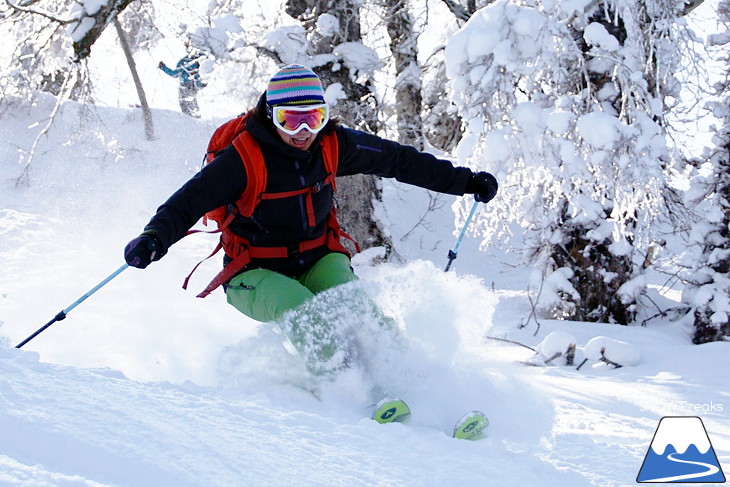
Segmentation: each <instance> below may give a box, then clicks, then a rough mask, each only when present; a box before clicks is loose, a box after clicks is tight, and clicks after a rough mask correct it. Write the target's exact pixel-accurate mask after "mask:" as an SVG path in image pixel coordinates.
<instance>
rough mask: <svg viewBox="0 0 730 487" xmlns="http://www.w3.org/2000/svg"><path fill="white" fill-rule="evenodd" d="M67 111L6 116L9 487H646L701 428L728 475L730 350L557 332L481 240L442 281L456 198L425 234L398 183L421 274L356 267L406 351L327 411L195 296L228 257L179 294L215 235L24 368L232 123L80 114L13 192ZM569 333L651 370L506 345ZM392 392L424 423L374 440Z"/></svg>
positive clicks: (664, 321)
mask: <svg viewBox="0 0 730 487" xmlns="http://www.w3.org/2000/svg"><path fill="white" fill-rule="evenodd" d="M51 108H52V101H51V100H44V99H41V102H40V103H37V104H35V105H33V106H28V105H26V104H24V103H18V105H17V107H16V109H14V110H12V111H9V112H6V113H4V114H3V117H2V118H0V131H1V133H3V134H5V136H4V137H2V139H0V154H1V155H2V159H1V160H0V161H1V162H0V184H2V191H0V203H1V204H0V262H2V272H1V273H0V485H2V486H32V487H39V486H63V487H66V486H73V487H78V486H94V487H98V486H130V487H131V486H134V487H141V486H156V487H159V486H175V487H179V486H206V487H211V486H234V485H235V486H239V485H247V486H270V485H280V486H283V485H286V486H361V485H362V486H386V485H387V486H450V485H460V486H484V485H492V486H517V485H519V486H532V485H540V486H563V487H578V486H601V487H605V486H623V485H633V484H634V479H635V478H636V475H637V473H638V471H639V469H640V467H641V464H642V461H643V458H644V456H645V454H646V452H647V449H648V448H649V445H650V443H651V440H652V437H653V434H654V431H655V429H656V427H657V425H658V423H659V420H660V418H661V417H663V416H700V417H702V419H703V422H704V424H705V426H706V428H707V431H708V433H709V437H710V439H711V441H712V444H713V446H714V448H715V451H716V453H717V455H718V458H719V460H720V463H721V465H723V466H724V467H725V468H726V472H727V467H726V466H727V465H730V423H729V422H728V408H730V388H728V381H727V376H726V374H724V373H723V370H724V369H725V368H726V367H727V363H728V362H727V357H728V352H730V349H729V347H730V344H728V343H711V344H706V345H702V346H695V345H692V344H691V343H690V339H689V336H690V330H689V329H688V328H687V326H686V324H684V323H683V322H681V321H672V320H670V319H669V318H659V319H653V320H651V321H649V322H648V324H647V326H628V327H625V326H618V325H602V324H590V323H578V322H566V321H550V320H540V321H539V327H538V326H537V324H536V323H535V321H534V319H528V317H529V316H530V312H531V306H530V300H529V299H528V296H527V293H526V288H527V284H528V282H529V274H530V271H531V270H530V269H527V268H524V267H523V266H521V265H520V264H519V262H518V261H517V258H516V257H515V255H514V254H511V253H504V252H500V251H498V250H496V249H490V253H484V252H480V251H479V250H478V247H479V241H478V238H476V237H467V238H466V239H465V240H464V242H463V244H462V246H461V247H460V252H459V256H458V259H457V260H456V261H455V262H454V265H453V267H452V270H451V271H450V272H449V273H444V272H443V267H444V265H445V264H446V255H447V252H448V250H449V248H451V247H452V246H453V244H454V240H455V235H456V231H457V230H458V229H454V228H453V221H454V214H453V213H452V210H451V206H452V204H453V203H454V202H455V201H457V200H458V198H454V197H451V196H439V197H438V198H440V200H439V201H441V203H442V204H441V205H440V207H439V208H438V209H436V210H434V211H431V212H426V211H425V208H426V207H427V205H428V204H429V195H428V194H427V193H426V192H425V191H423V190H420V189H417V188H411V187H408V186H405V185H400V184H395V183H392V182H386V183H384V205H383V209H382V213H383V217H384V218H385V219H386V221H387V222H388V225H389V226H388V230H389V232H390V233H391V235H392V237H393V239H394V241H395V242H396V245H397V246H398V247H397V250H398V252H399V254H400V255H401V256H402V257H403V258H404V262H403V263H390V264H383V265H379V266H375V267H372V266H370V265H369V263H368V259H366V258H358V259H356V260H355V268H356V272H357V273H358V274H359V275H360V276H361V278H362V285H363V289H365V290H366V291H367V292H368V293H369V294H370V296H371V297H372V299H373V300H374V301H375V302H376V303H377V304H378V305H379V306H380V307H381V308H382V309H383V310H384V312H385V313H386V314H388V315H390V316H392V317H393V318H394V319H395V322H396V324H397V328H398V331H399V333H400V336H401V337H402V343H401V346H398V347H395V346H392V347H391V346H387V344H386V345H385V346H383V344H382V342H379V343H380V346H378V347H373V349H372V350H365V351H364V352H365V353H370V354H372V356H374V357H376V358H377V359H378V360H377V362H376V363H375V364H374V365H373V364H370V366H369V367H364V366H361V365H359V364H355V365H354V366H353V367H352V368H351V369H348V370H347V371H345V372H343V373H342V374H341V375H339V376H338V377H337V378H336V379H335V380H333V381H332V382H328V383H324V384H321V385H320V388H319V391H320V393H319V398H316V397H314V396H313V395H312V394H311V393H309V392H308V391H305V390H304V389H302V388H301V387H298V386H297V384H298V381H299V380H300V379H301V377H302V373H303V372H302V370H301V366H300V365H299V364H297V363H296V361H292V360H291V356H290V355H289V354H288V352H287V351H286V349H285V348H284V347H283V346H282V337H281V335H279V334H277V330H276V329H275V328H274V327H273V326H272V325H270V324H261V323H257V322H254V321H252V320H250V319H248V318H246V317H245V316H243V315H241V314H239V313H238V312H237V311H236V310H235V309H233V308H232V307H230V306H228V305H227V304H226V302H225V297H224V295H223V293H222V292H220V291H218V292H216V293H214V294H213V295H212V296H210V297H208V298H206V299H204V300H201V299H196V298H195V297H194V296H195V294H196V293H197V291H198V290H200V289H202V287H204V286H205V284H206V283H207V281H208V280H209V279H210V278H211V277H212V276H213V275H214V274H215V272H217V269H218V266H219V264H220V262H219V258H215V259H211V260H210V261H207V262H206V263H205V264H204V265H203V266H201V269H199V270H198V272H197V273H196V275H195V276H194V277H193V279H192V282H191V286H190V287H191V290H190V291H183V290H182V289H180V284H181V282H182V280H183V278H184V277H185V276H186V275H187V273H188V272H189V270H190V269H191V268H192V267H193V265H194V264H195V263H196V262H197V261H198V260H200V259H202V258H203V257H205V256H206V255H207V254H208V253H209V252H210V249H211V248H212V247H213V245H214V242H215V239H216V237H215V236H210V235H203V234H198V235H194V236H190V237H187V238H185V239H184V240H183V241H181V242H179V243H178V244H176V245H175V246H174V247H173V248H172V249H171V250H170V252H169V253H168V255H166V256H165V257H164V258H163V259H162V260H161V261H159V262H156V263H154V264H152V265H151V266H150V267H149V268H148V269H146V270H138V269H128V270H126V271H124V272H123V273H121V274H120V275H119V276H118V277H116V278H115V279H114V280H112V281H111V282H110V283H109V284H107V285H106V286H105V287H103V288H102V289H101V290H100V291H98V292H97V293H96V294H94V295H93V296H91V297H90V298H89V299H88V300H86V301H84V302H83V303H82V304H80V305H79V306H78V307H77V308H75V309H74V310H73V311H71V312H70V313H69V314H68V317H67V318H66V319H65V320H63V321H60V322H57V323H55V324H54V325H52V326H51V327H50V328H48V329H47V330H46V331H45V332H43V333H42V334H40V335H39V336H38V337H36V338H35V339H34V340H32V341H31V342H30V343H28V344H27V345H25V346H24V347H23V348H22V349H21V350H18V349H15V348H14V346H15V345H16V344H18V343H19V342H20V341H21V340H23V339H24V338H26V337H27V336H29V335H30V334H31V333H32V332H33V331H35V330H36V329H38V328H39V327H40V326H42V325H43V324H44V323H46V322H47V321H49V320H50V319H52V318H53V317H54V316H55V315H56V313H58V312H59V311H60V310H62V309H64V308H65V307H67V306H68V305H70V304H71V303H72V302H74V301H75V300H76V299H77V298H79V297H81V296H82V295H83V294H84V293H85V292H87V291H88V290H89V289H91V288H92V287H93V286H94V285H96V284H97V283H98V282H100V281H101V280H102V279H103V278H104V277H106V276H107V275H109V274H110V273H111V272H112V271H114V270H115V269H117V268H118V267H119V266H120V265H121V264H122V263H123V257H122V249H123V247H124V245H125V244H126V243H127V241H129V240H130V239H131V238H133V237H134V236H136V235H137V234H138V233H139V232H140V231H141V230H142V228H143V226H144V224H145V223H146V222H147V221H148V219H149V218H150V216H151V215H152V214H153V213H154V210H155V208H156V207H157V206H158V205H159V204H161V203H162V202H163V201H164V200H165V199H166V198H167V197H168V196H169V195H170V194H171V193H172V192H173V191H174V190H176V189H177V188H178V187H179V186H180V185H181V184H182V183H183V182H184V181H185V180H187V179H188V178H189V177H190V176H191V175H192V174H193V173H194V172H195V170H196V168H197V166H198V164H199V162H200V160H201V158H202V154H203V150H204V147H205V146H206V143H207V139H208V137H209V135H210V133H212V130H213V129H214V128H215V126H216V125H217V124H218V123H220V122H221V121H222V120H209V119H203V120H193V119H190V118H188V117H185V116H183V115H180V114H179V113H176V112H172V111H166V110H155V111H154V120H155V128H156V134H157V139H156V140H155V141H153V142H148V141H145V140H144V137H143V126H142V118H141V113H140V112H139V109H118V108H96V109H94V108H93V107H83V108H85V110H82V109H81V108H82V107H79V106H78V105H76V104H74V103H66V104H65V105H64V106H63V107H62V109H61V111H60V113H59V118H58V119H57V120H56V121H55V122H54V123H53V125H52V127H51V128H50V130H49V132H48V134H47V135H44V136H43V137H41V139H40V140H39V143H38V147H37V148H36V152H35V159H34V161H33V162H32V165H31V168H30V172H29V186H20V187H16V185H15V178H17V177H18V175H19V174H20V173H21V170H22V168H23V163H24V162H25V161H27V151H28V150H29V148H30V147H31V146H32V145H33V140H34V137H35V135H36V134H38V133H39V131H40V130H41V129H42V128H43V127H44V126H45V123H46V117H47V114H48V113H50V112H51ZM236 108H237V109H240V108H241V107H236ZM89 109H91V111H88V110H89ZM231 115H235V113H232V114H231ZM79 126H82V127H85V129H84V130H81V131H79V130H78V127H79ZM19 151H20V152H19ZM23 151H26V152H23ZM19 161H20V163H19ZM432 196H433V195H432ZM437 206H438V205H437ZM421 217H424V219H423V221H422V222H421V223H420V224H419V225H417V222H419V220H420V219H421ZM662 279H665V278H662V277H657V282H663V281H662ZM664 294H667V296H664V297H663V296H661V295H659V293H657V295H656V296H654V299H655V300H656V301H657V302H658V303H666V301H668V300H669V297H671V296H672V293H664ZM675 294H677V293H675ZM553 331H561V332H563V333H569V334H570V335H571V336H572V337H575V341H576V342H577V343H578V345H579V347H580V346H583V345H585V344H586V343H588V342H589V340H590V339H591V338H593V337H596V336H602V337H606V338H607V339H611V340H617V341H621V342H625V343H629V344H631V347H632V348H633V349H635V350H636V351H637V352H638V354H640V357H641V360H638V361H637V362H636V363H635V364H633V366H631V367H622V368H618V369H615V368H613V367H611V366H609V365H608V364H605V363H603V362H598V361H591V362H589V363H588V364H586V365H585V366H583V367H582V368H581V369H580V370H577V369H576V367H575V366H566V365H559V364H556V365H553V366H548V367H531V366H527V365H525V364H524V362H525V361H526V360H528V359H529V358H530V356H531V355H532V352H530V351H529V350H527V349H526V348H523V347H519V346H515V345H512V344H509V343H506V342H504V341H495V340H491V339H489V338H488V337H498V338H506V339H510V340H515V341H519V342H521V343H524V344H526V345H529V346H532V347H535V346H536V345H537V344H539V343H540V342H542V341H543V340H544V339H545V337H546V336H548V334H549V333H551V332H553ZM378 389H379V390H381V391H384V392H387V393H390V394H395V395H398V396H400V397H402V398H403V399H405V400H406V401H407V402H408V403H409V405H410V406H411V409H412V412H413V415H412V418H411V421H410V423H409V424H390V425H380V424H377V423H375V422H374V421H372V420H370V419H369V408H370V406H371V405H372V404H373V403H374V402H376V401H377V400H378V399H380V397H376V395H375V394H373V393H371V391H373V390H378ZM474 409H478V410H482V411H484V412H485V413H486V414H487V416H488V417H489V419H490V423H491V424H490V426H489V428H488V430H487V435H488V437H487V438H486V439H484V440H481V441H477V442H470V441H464V440H455V439H452V438H451V430H452V427H453V423H454V421H455V420H456V419H458V418H459V417H460V416H462V415H463V414H464V413H466V412H468V411H470V410H474ZM726 475H727V474H726Z"/></svg>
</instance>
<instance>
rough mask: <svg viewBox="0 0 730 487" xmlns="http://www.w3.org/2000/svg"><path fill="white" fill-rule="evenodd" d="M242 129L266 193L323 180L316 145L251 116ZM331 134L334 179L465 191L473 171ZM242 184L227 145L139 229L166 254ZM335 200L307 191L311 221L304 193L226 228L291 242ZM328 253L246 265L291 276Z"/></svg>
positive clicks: (373, 140) (351, 134)
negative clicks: (256, 155)
mask: <svg viewBox="0 0 730 487" xmlns="http://www.w3.org/2000/svg"><path fill="white" fill-rule="evenodd" d="M246 130H247V131H248V132H250V133H251V135H253V136H254V138H256V140H257V141H258V143H259V145H260V147H261V151H262V153H263V156H264V163H265V164H266V170H267V174H268V176H267V184H266V189H265V191H266V192H267V193H268V192H285V191H293V190H297V189H302V188H307V187H311V186H314V185H315V184H317V183H318V182H321V181H323V180H324V179H325V177H326V171H325V168H324V162H323V160H322V154H321V146H320V145H319V144H318V143H316V142H315V144H313V145H312V148H311V149H310V150H307V151H303V150H299V149H297V148H294V147H291V146H289V145H287V144H285V143H284V142H283V141H282V140H281V139H280V138H279V136H278V135H277V134H276V133H275V132H272V131H270V129H269V128H267V127H266V126H264V125H262V124H260V123H259V122H257V121H256V120H255V119H254V118H253V117H249V118H248V121H247V125H246ZM325 130H326V129H325ZM335 133H336V135H337V139H338V142H339V163H338V167H337V176H338V177H340V176H349V175H353V174H374V175H377V176H381V177H385V178H395V179H397V180H398V181H401V182H403V183H408V184H412V185H415V186H420V187H422V188H426V189H430V190H432V191H436V192H440V193H447V194H453V195H463V194H464V193H465V189H466V185H467V182H468V181H469V179H470V178H471V176H472V172H471V170H470V169H468V168H464V167H454V166H453V165H452V164H451V163H450V162H448V161H445V160H440V159H437V158H436V157H434V156H433V155H431V154H426V153H422V152H419V151H418V150H416V149H415V148H413V147H410V146H405V145H401V144H398V143H396V142H393V141H389V140H385V139H382V138H380V137H377V136H374V135H369V134H366V133H364V132H360V131H357V130H352V129H348V128H345V127H341V126H337V127H336V128H335ZM245 188H246V172H245V169H244V165H243V162H242V161H241V158H240V156H239V154H238V152H237V151H236V149H235V148H233V146H229V147H227V148H226V149H224V150H222V151H221V152H220V153H219V154H218V155H217V156H216V157H215V159H214V160H213V161H211V163H210V164H207V165H206V166H204V167H203V168H202V169H201V170H200V172H198V173H197V174H196V175H195V176H193V177H192V178H191V179H190V180H189V181H188V182H186V183H185V184H184V185H183V186H182V187H181V188H180V189H179V190H178V191H176V192H175V193H174V194H173V195H172V196H171V197H170V198H169V199H168V200H167V201H166V202H165V203H164V204H163V205H162V206H160V207H159V208H158V210H157V213H156V214H155V215H154V216H153V217H152V219H151V220H150V222H149V224H148V225H147V226H146V227H145V231H144V233H145V234H153V235H155V236H157V238H158V239H159V240H160V243H161V244H162V246H163V252H166V251H167V249H168V248H169V247H170V246H171V245H172V244H174V243H175V242H177V241H178V240H179V239H181V238H182V237H183V236H185V233H186V232H187V231H188V230H189V229H190V228H191V227H192V226H193V225H195V223H196V222H197V221H198V220H199V219H200V218H201V217H202V216H203V215H204V214H205V213H207V212H208V211H211V210H213V209H215V208H218V207H221V206H225V205H229V204H233V203H234V202H235V201H237V200H238V199H239V198H240V196H241V194H242V193H243V191H244V189H245ZM333 201H334V195H333V191H332V187H331V185H327V186H326V187H324V188H323V190H321V191H318V192H317V193H315V194H314V195H313V206H314V214H315V222H316V223H315V225H313V226H312V225H310V223H311V222H310V223H308V217H307V211H306V208H305V205H304V196H295V197H290V198H284V199H274V200H263V201H262V202H261V203H259V205H258V206H257V207H256V208H255V210H254V213H253V215H252V217H251V218H243V217H241V216H239V217H237V219H236V220H235V221H234V222H233V224H232V225H231V226H230V229H231V230H233V231H234V232H235V233H237V234H239V235H241V236H243V237H245V238H247V239H248V240H249V241H250V242H251V244H252V245H256V246H290V245H292V244H296V243H298V242H301V241H305V240H311V239H314V238H317V237H319V236H321V235H322V234H323V232H324V231H325V228H326V226H325V221H326V218H327V215H328V214H329V212H330V209H331V208H332V205H333ZM310 219H311V217H310ZM328 252H329V250H328V249H327V248H326V247H325V246H323V247H321V248H318V249H314V250H310V251H308V252H305V253H303V254H301V255H296V256H292V257H290V258H287V259H265V260H260V261H252V262H251V263H250V264H249V265H248V266H247V267H246V269H252V268H266V269H271V270H273V271H276V272H281V273H283V274H285V275H289V276H292V277H296V276H298V275H301V274H302V273H303V272H305V271H306V270H307V269H309V268H310V267H311V266H312V265H313V264H314V263H315V262H316V261H317V260H318V259H319V258H320V257H322V256H323V255H325V254H326V253H328ZM225 263H227V261H226V262H225Z"/></svg>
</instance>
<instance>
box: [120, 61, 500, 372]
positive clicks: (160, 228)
mask: <svg viewBox="0 0 730 487" xmlns="http://www.w3.org/2000/svg"><path fill="white" fill-rule="evenodd" d="M329 115H330V114H329V106H328V104H327V103H326V101H325V98H324V91H323V88H322V84H321V81H320V79H319V78H318V77H317V75H316V74H315V73H314V72H313V71H312V70H311V69H309V68H306V67H304V66H301V65H288V66H285V67H283V68H281V69H280V70H279V71H277V72H276V73H275V74H274V75H273V76H272V77H271V79H270V81H269V83H268V86H267V88H266V91H265V92H264V93H263V94H262V95H261V97H260V98H259V101H258V103H257V105H256V106H255V107H254V108H253V109H252V110H251V111H249V112H248V114H247V116H246V118H245V132H243V134H247V136H248V138H247V139H244V140H247V142H245V144H244V146H245V147H243V148H242V147H241V143H240V142H239V143H235V142H234V143H233V144H231V145H229V146H227V147H226V148H225V149H223V150H220V151H218V152H217V153H216V154H215V156H214V158H212V161H211V162H210V163H209V164H207V165H205V166H204V167H203V168H202V169H201V170H200V171H199V172H198V173H197V174H196V175H195V176H193V177H192V178H191V179H190V180H189V181H188V182H186V183H185V184H184V185H183V186H182V187H181V188H180V189H179V190H178V191H177V192H175V193H174V194H173V195H172V196H170V198H169V199H168V200H167V201H166V202H165V203H164V204H162V206H160V207H159V208H158V210H157V213H156V214H155V215H154V216H153V217H152V219H151V220H150V222H149V223H148V224H147V225H146V226H145V228H144V231H143V232H142V233H141V234H140V235H139V236H138V237H136V238H134V239H133V240H132V241H130V242H129V243H128V244H127V246H126V247H125V250H124V257H125V260H126V261H127V263H128V264H129V265H130V266H133V267H137V268H140V269H144V268H145V267H147V266H148V265H149V264H150V263H151V262H153V261H157V260H159V259H160V258H162V257H163V256H164V255H165V254H166V253H167V251H168V249H169V248H170V246H171V245H172V244H174V243H175V242H177V241H178V240H179V239H181V238H182V237H183V236H185V235H186V232H187V231H188V230H189V229H190V228H191V227H192V226H193V225H194V224H195V223H196V222H197V221H198V220H199V219H200V218H201V217H202V216H203V215H205V214H206V213H207V212H211V210H215V209H220V208H229V209H234V212H233V213H232V215H231V218H232V221H231V222H230V225H228V226H227V227H226V228H225V229H224V230H223V237H222V238H221V241H222V243H223V248H224V250H225V252H226V255H225V257H224V269H223V271H222V273H221V274H219V276H221V278H220V280H221V282H222V284H223V286H224V289H225V293H226V296H227V300H228V302H229V303H230V304H231V305H233V306H234V307H235V308H236V309H238V310H239V311H240V312H242V313H243V314H245V315H247V316H249V317H251V318H253V319H255V320H258V321H262V322H271V321H275V320H277V319H279V318H280V317H282V315H283V314H284V313H285V312H287V311H289V310H294V309H297V308H300V307H304V305H305V304H306V303H307V302H308V301H309V300H310V299H311V298H312V297H313V296H314V295H315V294H318V293H321V292H322V291H325V290H327V289H331V288H334V287H336V286H339V285H342V284H345V283H348V282H351V281H354V280H356V279H357V276H356V275H355V274H354V272H353V270H352V268H351V267H350V258H349V257H350V256H349V254H348V253H347V250H346V249H345V248H344V246H342V245H341V244H340V242H339V235H340V234H341V232H340V231H339V225H337V222H336V217H335V216H334V213H333V211H332V209H333V205H334V177H333V176H334V174H333V175H328V169H329V170H330V171H332V168H333V167H336V170H335V172H336V176H337V177H340V176H348V175H353V174H375V175H378V176H381V177H386V178H396V179H397V180H399V181H401V182H404V183H408V184H412V185H415V186H420V187H422V188H426V189H429V190H432V191H437V192H441V193H447V194H453V195H463V194H474V195H475V198H476V200H477V201H481V202H485V203H486V202H488V201H490V200H491V199H492V198H494V196H495V195H496V193H497V188H498V186H497V181H496V179H495V178H494V176H492V175H491V174H489V173H487V172H477V173H473V172H472V171H471V170H470V169H468V168H465V167H454V166H453V165H452V164H451V163H450V162H447V161H445V160H440V159H437V158H436V157H434V156H433V155H431V154H427V153H424V152H419V151H418V150H416V149H415V148H413V147H410V146H405V145H401V144H399V143H396V142H393V141H390V140H385V139H382V138H380V137H377V136H375V135H370V134H367V133H364V132H360V131H357V130H353V129H350V128H346V127H343V126H342V125H340V124H339V123H338V122H337V120H335V119H331V118H330V116H329ZM236 140H238V138H237V139H236ZM333 150H334V152H333ZM242 151H243V153H244V155H245V157H244V158H242V156H241V152H242ZM256 151H259V152H258V154H260V155H261V156H262V158H263V162H262V163H261V167H260V168H258V169H256V168H255V167H254V166H252V164H253V163H252V162H250V161H249V160H248V159H251V160H253V159H256V157H255V156H252V155H251V154H255V153H256ZM334 153H336V156H333V155H332V154H334ZM333 158H334V159H335V160H334V161H332V159H333ZM244 159H246V160H244ZM333 164H334V166H333ZM260 171H264V172H265V177H263V181H265V191H266V194H265V195H264V197H258V198H254V200H253V201H252V200H251V198H252V197H251V194H250V190H251V189H252V188H251V186H254V185H255V183H256V184H258V183H259V182H261V181H262V177H261V175H259V176H256V173H257V172H260ZM254 176H256V177H255V178H254ZM330 176H332V177H330ZM249 183H251V184H249ZM259 194H260V193H259ZM247 207H250V209H249V211H246V208H247ZM231 242H233V244H231ZM212 285H213V286H215V285H216V284H214V283H212ZM209 287H210V286H209ZM316 326H320V327H326V326H328V325H327V324H321V323H320V324H317V325H316ZM287 331H288V333H289V336H290V338H291V341H292V343H293V344H294V345H295V346H296V347H297V348H299V349H300V350H301V349H304V348H307V347H310V349H311V343H306V342H307V340H318V339H319V340H325V341H326V338H325V339H323V338H322V337H323V336H326V335H327V333H326V330H322V329H318V330H317V331H316V332H315V333H313V334H312V333H310V334H305V333H303V332H302V331H301V330H297V329H296V327H295V328H292V329H290V330H287ZM330 345H331V344H330ZM317 346H319V347H320V350H319V353H320V358H321V359H323V360H326V359H327V358H329V357H331V356H332V355H333V353H334V352H335V350H333V347H332V346H329V347H328V345H327V344H326V343H325V344H322V343H320V344H317Z"/></svg>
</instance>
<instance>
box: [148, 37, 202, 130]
mask: <svg viewBox="0 0 730 487" xmlns="http://www.w3.org/2000/svg"><path fill="white" fill-rule="evenodd" d="M185 47H187V48H188V53H187V54H186V55H185V56H184V57H183V58H182V59H180V60H179V61H178V62H177V66H176V67H175V69H170V68H168V67H167V66H166V65H165V63H164V62H162V61H160V64H159V65H158V67H159V68H160V69H161V70H162V71H163V72H164V73H165V74H168V75H170V76H172V77H173V78H177V79H178V80H179V82H180V87H179V92H178V95H179V99H180V110H182V112H183V113H184V114H186V115H190V116H191V117H195V118H199V117H200V114H199V113H198V101H197V100H196V99H195V97H196V95H197V94H198V91H199V90H200V89H201V88H205V87H206V86H207V84H206V83H203V80H202V79H201V78H200V63H199V62H198V59H200V58H201V57H202V56H203V54H202V53H201V52H200V51H198V50H197V49H194V48H193V49H191V48H189V46H188V45H187V44H186V46H185Z"/></svg>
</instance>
